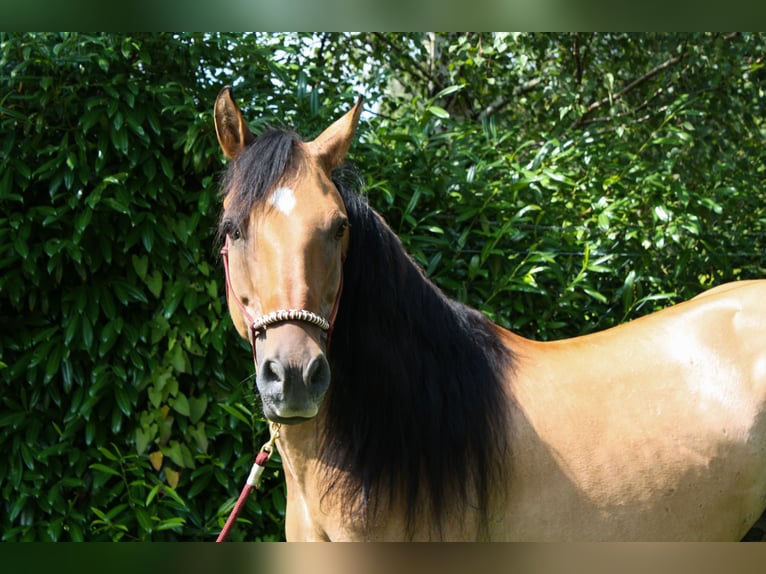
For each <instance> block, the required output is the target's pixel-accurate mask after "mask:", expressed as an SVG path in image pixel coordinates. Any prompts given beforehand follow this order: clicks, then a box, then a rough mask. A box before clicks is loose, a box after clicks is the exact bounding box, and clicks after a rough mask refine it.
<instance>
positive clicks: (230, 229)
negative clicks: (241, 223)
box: [223, 220, 242, 241]
mask: <svg viewBox="0 0 766 574" xmlns="http://www.w3.org/2000/svg"><path fill="white" fill-rule="evenodd" d="M223 230H224V232H225V234H226V235H228V236H229V237H231V238H232V239H233V240H234V241H236V240H237V239H239V238H240V237H242V233H241V232H240V230H239V227H235V226H234V223H233V222H232V221H230V220H227V221H225V222H224V224H223Z"/></svg>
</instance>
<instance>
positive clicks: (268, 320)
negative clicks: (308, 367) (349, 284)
mask: <svg viewBox="0 0 766 574" xmlns="http://www.w3.org/2000/svg"><path fill="white" fill-rule="evenodd" d="M221 255H222V256H223V270H224V275H225V277H226V300H227V301H231V298H233V299H234V302H235V303H236V304H237V307H238V308H239V310H240V311H241V312H242V315H243V316H244V317H245V319H246V320H247V322H248V323H249V324H250V331H249V337H250V344H251V345H252V347H253V361H254V362H255V365H256V373H257V370H258V359H257V357H256V354H255V340H256V338H257V337H258V335H260V334H261V333H263V332H265V331H266V328H267V327H270V326H271V325H274V324H275V323H284V322H285V321H301V322H303V323H309V324H310V325H314V326H315V327H319V328H320V329H321V330H322V331H324V332H326V333H327V342H326V343H325V347H326V349H327V350H328V351H329V349H330V338H331V336H332V329H333V325H334V323H335V317H336V316H337V315H338V306H339V305H340V296H341V293H342V292H343V273H342V270H341V276H340V286H339V287H338V294H337V295H336V297H335V303H334V304H333V307H332V311H330V317H329V319H325V318H324V317H322V316H321V315H317V314H316V313H314V312H313V311H307V310H306V309H279V310H277V311H272V312H271V313H267V314H265V315H261V316H260V317H257V318H253V316H252V315H251V314H250V312H249V311H248V310H247V307H245V306H244V305H243V304H242V301H240V299H239V297H237V294H236V293H234V288H233V287H232V285H231V277H230V275H229V236H228V235H227V236H226V239H225V240H224V244H223V247H222V248H221ZM341 264H342V262H341ZM229 293H231V295H232V297H231V298H230V297H229Z"/></svg>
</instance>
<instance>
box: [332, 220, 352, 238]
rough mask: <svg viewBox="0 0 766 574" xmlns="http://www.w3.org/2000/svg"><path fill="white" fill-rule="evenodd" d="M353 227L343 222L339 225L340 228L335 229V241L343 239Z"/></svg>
mask: <svg viewBox="0 0 766 574" xmlns="http://www.w3.org/2000/svg"><path fill="white" fill-rule="evenodd" d="M349 227H351V224H350V223H349V222H348V221H346V220H343V221H341V222H340V223H339V224H338V227H337V228H336V229H335V239H338V240H340V239H343V235H344V234H345V233H346V230H347V229H348V228H349Z"/></svg>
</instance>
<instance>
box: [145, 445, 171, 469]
mask: <svg viewBox="0 0 766 574" xmlns="http://www.w3.org/2000/svg"><path fill="white" fill-rule="evenodd" d="M164 458H165V455H163V454H162V451H159V450H155V451H154V452H152V453H150V454H149V462H151V463H152V468H154V470H156V471H158V472H159V470H160V469H161V468H162V461H163V459H164ZM166 472H167V471H166Z"/></svg>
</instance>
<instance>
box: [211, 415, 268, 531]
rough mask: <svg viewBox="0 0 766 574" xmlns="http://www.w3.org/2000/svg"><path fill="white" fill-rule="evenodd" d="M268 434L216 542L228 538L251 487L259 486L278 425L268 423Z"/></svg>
mask: <svg viewBox="0 0 766 574" xmlns="http://www.w3.org/2000/svg"><path fill="white" fill-rule="evenodd" d="M269 433H270V434H271V436H270V437H269V441H268V442H267V443H266V444H264V445H263V446H262V447H261V450H260V452H259V453H258V456H256V457H255V463H253V467H252V468H251V469H250V476H248V477H247V481H246V482H245V486H244V487H242V492H241V493H240V494H239V498H238V499H237V502H236V503H235V504H234V508H232V510H231V514H229V518H228V519H227V520H226V524H224V526H223V530H221V533H220V534H219V535H218V538H217V539H216V542H224V541H225V540H226V538H228V536H229V532H230V531H231V528H232V526H234V523H235V522H236V521H237V517H238V516H239V514H240V512H242V507H243V506H244V505H245V502H246V501H247V497H248V496H250V493H251V492H252V491H253V487H255V488H258V487H259V486H260V483H261V475H262V474H263V471H264V470H266V465H267V464H268V462H269V460H271V455H272V454H273V453H274V443H275V442H276V440H277V439H278V438H279V423H269Z"/></svg>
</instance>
